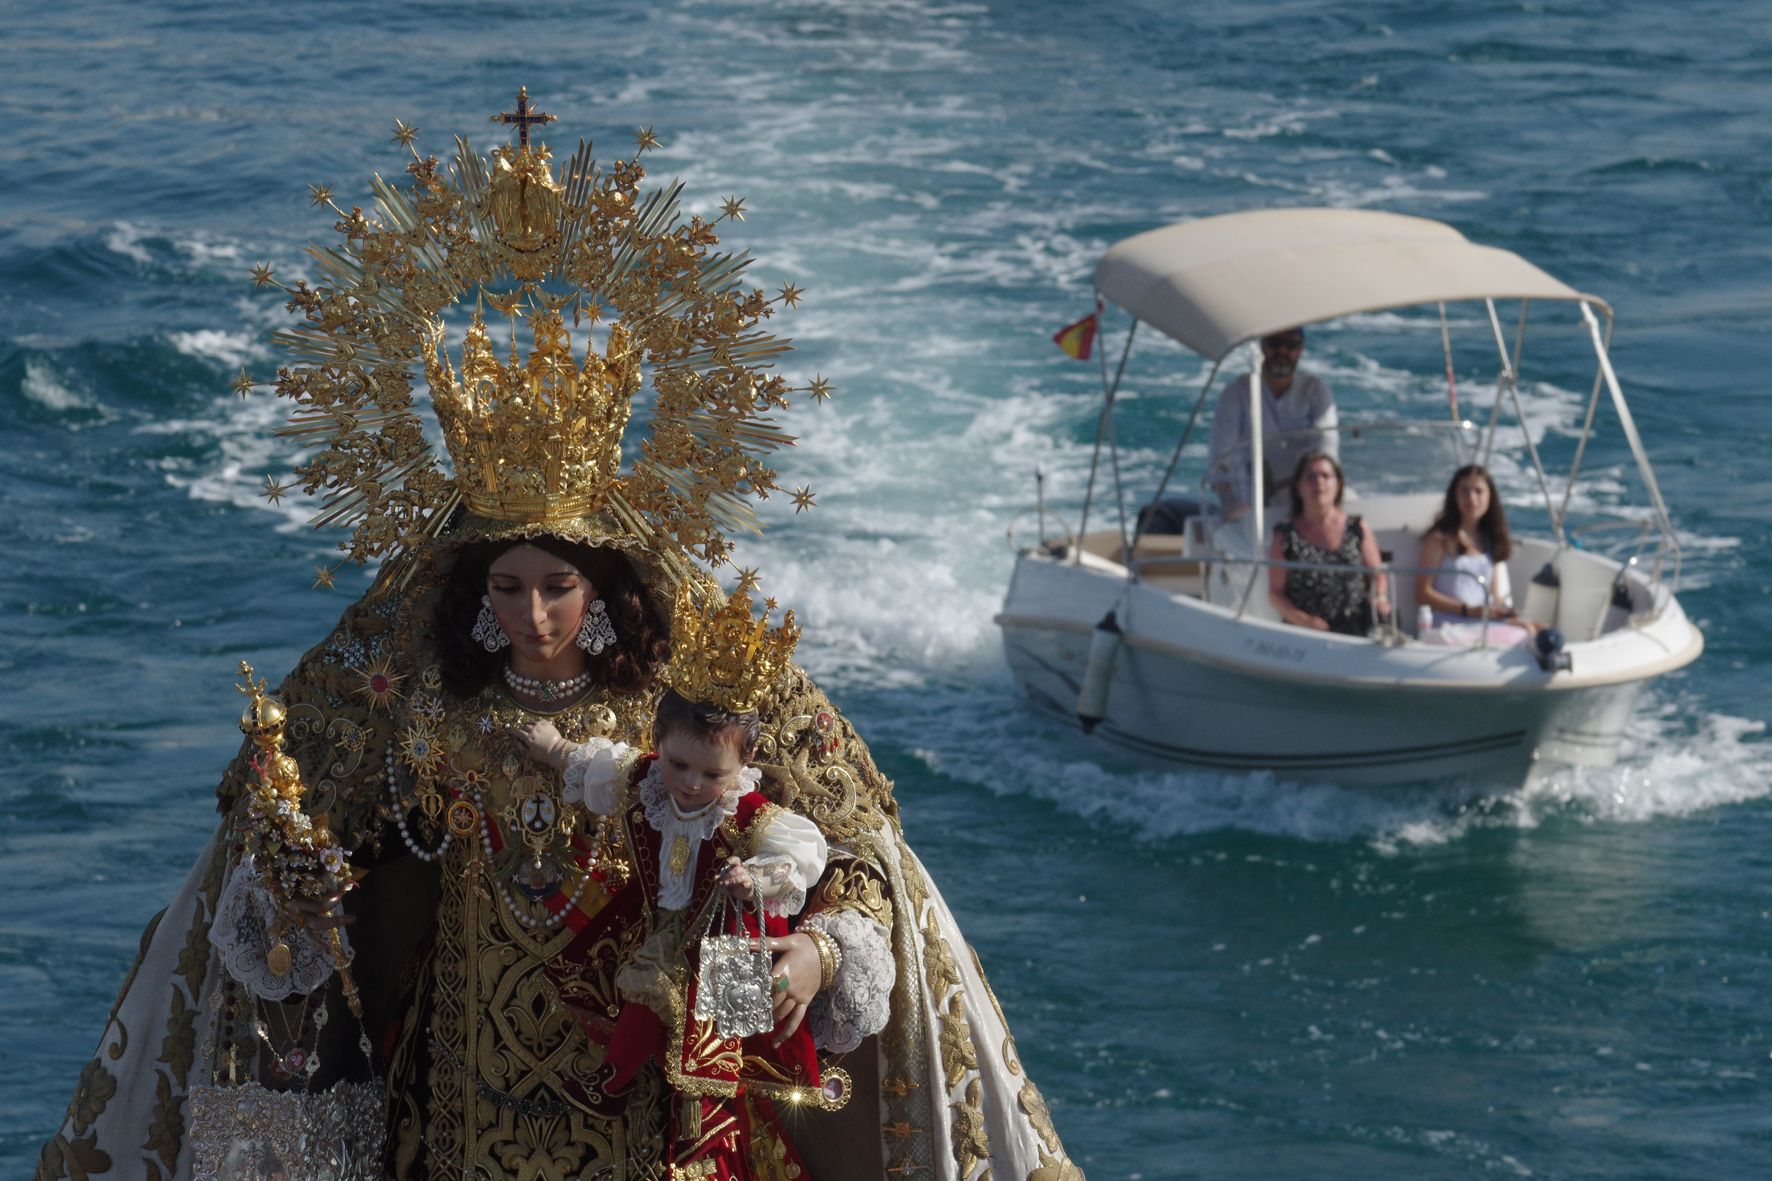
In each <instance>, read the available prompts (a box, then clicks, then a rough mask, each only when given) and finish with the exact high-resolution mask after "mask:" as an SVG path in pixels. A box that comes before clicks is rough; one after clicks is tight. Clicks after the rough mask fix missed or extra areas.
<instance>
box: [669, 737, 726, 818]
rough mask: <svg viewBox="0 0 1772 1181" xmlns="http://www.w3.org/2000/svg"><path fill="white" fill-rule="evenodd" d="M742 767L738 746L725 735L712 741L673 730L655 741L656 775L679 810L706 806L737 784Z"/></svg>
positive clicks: (690, 809) (688, 810)
mask: <svg viewBox="0 0 1772 1181" xmlns="http://www.w3.org/2000/svg"><path fill="white" fill-rule="evenodd" d="M743 767H744V759H743V758H741V757H740V756H739V750H738V744H737V743H736V742H734V741H732V740H731V738H730V737H728V736H727V735H718V736H716V737H715V738H714V739H713V740H711V741H710V740H708V739H703V738H698V737H696V736H695V735H694V734H691V733H689V732H687V731H684V730H673V731H671V732H670V733H669V734H666V735H664V736H663V737H662V738H660V739H659V740H658V774H659V778H660V779H662V780H663V781H664V785H665V790H666V791H668V792H670V793H671V799H673V800H675V801H676V803H677V807H678V809H679V810H681V811H684V812H694V811H697V810H699V809H701V808H705V807H707V806H708V805H709V804H711V803H713V802H714V801H715V800H717V799H719V798H720V796H721V794H722V793H724V792H725V791H726V790H727V789H729V788H730V787H732V786H733V784H735V783H737V782H738V773H739V771H740V770H741V769H742V768H743Z"/></svg>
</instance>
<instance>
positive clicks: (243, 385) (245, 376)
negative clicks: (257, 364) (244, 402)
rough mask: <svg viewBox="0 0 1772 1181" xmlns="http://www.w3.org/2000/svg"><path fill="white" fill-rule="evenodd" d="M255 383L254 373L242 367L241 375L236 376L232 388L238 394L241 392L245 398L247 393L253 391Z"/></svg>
mask: <svg viewBox="0 0 1772 1181" xmlns="http://www.w3.org/2000/svg"><path fill="white" fill-rule="evenodd" d="M253 384H254V383H253V380H252V374H250V373H248V372H246V370H244V369H242V370H240V375H239V376H238V377H236V378H234V380H233V383H232V385H231V387H230V388H232V389H233V391H234V392H235V393H236V394H239V395H240V396H241V397H242V398H244V397H245V396H246V395H247V394H250V393H251V392H252V387H253Z"/></svg>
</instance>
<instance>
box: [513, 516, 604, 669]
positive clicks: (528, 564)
mask: <svg viewBox="0 0 1772 1181" xmlns="http://www.w3.org/2000/svg"><path fill="white" fill-rule="evenodd" d="M486 595H487V597H488V598H490V599H491V600H492V613H493V614H494V615H496V616H497V617H498V625H499V626H500V627H502V628H504V632H505V635H507V636H509V637H510V638H511V656H512V659H513V661H515V662H517V663H518V664H521V665H525V666H529V667H531V668H545V667H549V666H554V665H558V664H563V663H577V662H574V661H571V660H570V658H571V657H572V656H573V655H574V654H575V653H576V652H578V649H576V648H574V647H573V640H574V639H575V638H576V637H577V635H578V625H579V624H580V623H581V622H583V620H584V617H585V607H586V605H587V604H589V603H590V601H591V599H593V598H595V597H596V588H595V587H593V586H592V585H591V582H590V580H589V579H588V578H586V577H585V576H584V575H583V574H581V573H579V571H578V570H577V568H576V567H574V566H573V565H572V564H571V563H570V562H568V561H567V560H566V559H564V558H557V557H555V556H554V555H553V554H550V553H548V552H547V551H546V550H544V549H538V548H537V547H535V546H533V545H519V546H516V547H514V548H512V549H508V550H506V551H505V552H504V553H502V554H500V555H499V556H498V557H496V558H494V559H493V561H492V565H491V566H490V567H489V568H488V569H487V571H486ZM519 671H521V670H519Z"/></svg>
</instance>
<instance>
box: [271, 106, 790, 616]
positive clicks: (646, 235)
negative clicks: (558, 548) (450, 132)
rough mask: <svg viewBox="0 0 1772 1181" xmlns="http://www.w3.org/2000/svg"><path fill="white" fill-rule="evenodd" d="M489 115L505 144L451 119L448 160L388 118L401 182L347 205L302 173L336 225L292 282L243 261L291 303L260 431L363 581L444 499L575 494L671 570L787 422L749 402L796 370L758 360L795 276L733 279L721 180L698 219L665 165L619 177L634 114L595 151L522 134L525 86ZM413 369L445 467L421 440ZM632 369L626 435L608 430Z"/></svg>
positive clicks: (505, 513)
mask: <svg viewBox="0 0 1772 1181" xmlns="http://www.w3.org/2000/svg"><path fill="white" fill-rule="evenodd" d="M493 120H494V121H495V122H498V123H500V124H501V125H503V126H505V127H509V128H512V129H514V131H515V141H516V142H515V143H511V144H504V145H500V146H497V147H494V148H493V149H492V150H491V152H490V153H488V154H486V155H482V154H480V153H478V152H477V151H475V150H474V149H473V148H472V147H471V146H470V145H469V143H468V141H467V140H466V139H465V138H457V139H456V141H455V147H454V151H453V154H452V156H451V159H450V161H449V163H447V164H443V163H441V162H440V161H439V160H438V158H437V157H435V156H426V155H422V154H421V153H420V152H419V150H418V148H417V146H416V141H417V138H418V129H417V128H415V127H413V126H410V125H408V124H406V123H403V122H402V123H396V124H395V131H394V143H395V144H396V145H397V146H399V147H401V148H404V149H405V150H406V151H407V152H408V153H409V154H410V156H411V160H410V162H409V163H408V164H407V166H406V172H407V174H408V179H407V181H406V182H405V183H395V182H390V181H388V180H384V179H383V178H382V177H380V176H375V177H374V178H372V180H371V181H370V186H369V187H370V191H371V194H372V201H371V203H370V207H369V209H368V210H365V208H363V207H362V206H356V205H353V206H351V207H350V208H349V209H346V208H344V207H342V206H340V205H339V204H338V203H337V200H336V199H335V189H334V187H333V186H331V185H315V186H312V188H311V190H310V193H311V196H312V197H313V200H314V202H315V203H316V204H317V205H324V206H325V207H326V208H328V209H330V210H331V211H332V212H333V213H334V214H335V215H336V218H337V220H336V222H335V227H334V228H335V229H336V230H337V231H338V233H339V235H340V240H339V241H337V242H335V243H334V244H332V245H329V246H313V247H310V248H309V251H308V253H309V255H310V256H311V257H312V259H313V262H314V265H315V269H316V280H315V282H313V283H310V282H309V281H307V280H305V279H304V280H300V281H297V282H294V283H293V284H284V283H282V282H280V281H278V280H277V279H276V277H275V275H274V273H273V272H272V270H271V268H270V267H269V266H265V265H260V266H257V267H254V268H253V272H252V277H253V281H254V282H255V283H257V284H259V285H260V286H265V285H270V286H275V287H277V288H279V289H280V290H282V291H283V292H284V293H285V294H286V295H287V296H288V304H287V306H288V307H289V309H290V310H291V311H292V312H295V313H298V314H299V315H300V316H301V317H302V318H303V320H304V322H303V323H302V324H300V325H298V326H295V327H292V328H288V329H285V330H283V331H280V332H278V333H277V334H276V338H275V339H276V341H277V343H278V344H279V345H281V346H282V347H283V348H284V349H285V350H286V351H287V352H288V353H289V355H290V358H291V361H290V363H289V364H288V365H286V366H285V367H284V368H283V369H281V370H279V372H278V376H277V382H276V388H277V393H278V394H279V395H281V396H282V397H285V398H288V399H290V401H291V402H293V403H294V404H295V409H294V411H293V412H292V415H291V420H290V423H289V425H288V426H287V427H286V428H284V430H283V431H282V433H283V434H285V435H287V436H290V437H292V438H294V439H296V440H298V441H299V442H300V443H301V445H303V446H304V447H307V448H311V449H312V451H311V452H310V454H309V457H308V459H307V460H306V462H305V463H303V464H302V465H301V466H300V467H298V468H297V469H296V473H295V475H296V479H297V480H298V481H299V482H300V485H301V487H302V489H303V491H305V492H307V493H309V494H310V495H312V494H322V495H323V496H324V500H323V503H322V507H321V511H320V513H319V514H318V516H317V517H316V520H315V524H316V525H317V526H325V525H342V526H347V527H349V528H350V529H351V530H352V534H351V537H350V538H349V540H348V541H345V542H341V543H340V546H339V548H340V549H341V550H343V551H344V552H345V553H347V554H348V555H349V556H350V557H351V558H352V559H353V560H355V561H358V562H363V561H367V560H369V559H372V558H377V557H385V558H389V559H390V560H389V561H388V562H387V564H386V565H385V566H384V576H383V578H382V580H381V581H380V582H379V583H378V587H384V588H385V587H386V586H388V585H390V584H391V583H392V582H394V581H398V580H399V578H401V577H403V575H404V572H405V571H406V570H407V569H408V568H409V567H408V565H407V564H406V563H404V562H402V561H400V560H398V559H399V558H400V557H401V555H403V554H407V553H409V552H410V551H411V549H412V548H413V547H414V546H416V545H418V544H420V543H422V542H424V541H426V540H427V539H429V538H431V537H435V536H437V535H438V534H440V533H441V532H442V530H443V529H444V527H445V525H446V524H447V523H448V521H449V520H450V518H451V516H452V514H454V513H455V511H456V510H457V509H458V508H459V507H462V506H464V505H465V507H466V508H467V509H468V511H469V512H470V513H472V514H473V515H474V516H476V517H478V518H480V519H481V520H482V521H489V522H495V523H496V522H502V523H506V524H507V525H508V526H510V527H512V528H514V529H516V530H522V529H529V530H532V531H539V530H543V529H547V530H553V531H562V532H566V533H568V534H571V533H572V531H573V530H572V529H571V528H568V527H567V524H568V523H570V522H578V523H579V524H578V526H577V529H578V532H579V533H580V534H585V533H586V531H587V530H588V529H589V528H590V526H589V525H587V524H585V522H586V521H587V519H588V518H589V516H590V515H591V514H595V515H596V517H597V520H598V522H599V525H598V527H599V528H601V529H602V530H603V535H606V536H621V537H625V538H628V539H630V540H631V541H632V542H634V543H638V544H641V545H643V546H646V547H647V548H648V550H649V551H650V552H651V553H653V554H655V555H656V557H657V558H658V560H659V561H660V562H661V563H662V564H663V565H664V567H665V568H666V569H667V570H668V571H669V572H670V573H672V574H674V575H675V576H676V577H678V578H679V579H680V578H682V577H684V576H686V575H687V573H688V571H689V570H690V568H691V561H690V559H700V560H702V561H705V562H707V563H709V564H711V565H715V566H718V565H720V564H721V563H723V562H724V561H726V560H727V558H728V556H729V552H730V546H731V542H730V540H729V535H730V534H732V533H734V532H736V531H740V530H742V531H748V532H757V531H759V530H760V518H759V517H758V515H757V512H756V509H755V506H754V504H753V499H757V500H760V499H764V498H766V497H767V496H768V495H769V493H770V492H772V491H776V490H778V485H777V484H776V482H775V481H776V472H775V470H774V469H773V468H772V467H771V466H770V459H771V456H772V455H773V453H774V452H775V451H776V450H777V449H779V448H781V447H784V446H787V445H790V444H791V443H792V442H793V440H792V438H791V437H790V436H788V435H786V434H784V433H783V432H782V431H781V430H780V429H779V428H778V427H777V426H776V424H775V423H774V422H773V421H772V419H771V417H770V415H771V413H772V412H773V411H777V410H781V409H785V408H786V407H787V406H788V404H789V397H788V396H789V395H790V394H791V393H799V392H810V390H811V388H812V387H800V386H791V385H790V384H789V383H788V380H787V379H786V378H785V377H783V376H781V375H780V374H779V373H776V372H774V371H773V370H774V367H775V364H776V362H777V361H778V360H779V359H780V358H781V357H782V356H783V355H785V354H786V353H787V352H788V351H789V350H790V349H791V347H792V346H791V344H790V342H789V341H787V340H785V339H782V338H780V337H776V336H774V335H771V334H770V333H769V332H767V331H766V330H765V322H766V321H768V320H769V319H770V318H771V317H773V316H774V315H775V313H776V312H777V310H779V308H781V307H782V306H792V305H793V304H794V303H796V302H798V300H799V298H800V295H801V292H800V290H799V289H798V288H797V287H794V286H793V285H791V284H790V285H788V286H787V287H785V288H784V289H783V290H782V292H781V294H779V295H777V296H776V297H774V298H771V297H769V296H768V295H767V294H766V293H765V292H764V291H763V290H761V289H760V288H756V287H750V286H747V285H746V284H745V283H744V276H745V272H746V270H747V268H748V267H749V265H750V261H751V260H750V257H749V255H748V254H746V253H744V252H734V251H727V250H722V249H720V248H719V241H720V240H719V235H718V234H717V233H716V232H715V229H716V225H717V224H718V223H719V222H721V221H734V222H736V221H737V220H740V219H741V217H742V212H741V211H742V208H743V204H742V201H741V200H740V199H739V198H734V197H728V198H726V199H725V200H724V202H723V204H722V206H721V209H722V214H721V216H719V217H716V218H715V220H714V221H709V220H707V219H705V218H703V217H701V216H699V215H692V216H687V217H685V216H684V214H683V213H682V211H681V210H680V208H679V197H680V195H681V192H682V185H681V183H673V184H671V185H668V186H665V187H663V188H654V189H651V190H649V191H643V190H642V188H641V182H642V181H643V180H644V178H645V175H646V170H645V168H644V167H643V166H642V165H641V163H640V158H641V155H642V154H643V153H644V152H645V151H646V150H647V149H650V148H655V147H657V146H658V139H657V137H656V136H655V135H654V134H653V133H652V131H651V129H650V128H646V129H642V130H641V131H640V133H639V134H638V135H636V136H635V141H634V142H635V144H636V147H635V150H634V151H633V154H632V155H631V156H630V157H628V158H625V159H620V158H618V159H616V160H614V161H613V162H611V163H609V164H607V165H602V164H599V162H598V161H597V160H596V159H595V157H594V156H593V155H592V152H591V145H590V143H589V141H587V140H580V141H579V143H578V147H577V149H576V150H575V151H574V152H573V153H572V155H571V157H570V159H568V160H567V161H566V162H565V164H564V167H562V168H560V169H558V170H557V169H556V167H555V163H554V160H553V155H552V153H551V151H550V150H549V148H548V146H547V145H546V144H545V143H542V142H540V141H539V140H536V139H533V138H532V133H533V132H535V131H537V130H538V129H541V128H545V127H546V126H547V125H548V124H549V123H550V122H552V121H553V120H554V116H552V115H550V114H547V113H546V112H542V111H538V110H535V109H534V108H533V106H532V103H531V100H530V98H529V94H528V92H527V90H524V91H520V92H519V93H518V96H517V109H516V111H515V112H514V113H513V112H505V113H503V114H500V115H494V116H493ZM501 321H502V323H501ZM464 334H465V335H464ZM575 335H577V336H578V339H576V340H575V339H574V337H575ZM451 341H461V342H462V344H461V346H460V349H459V353H458V354H457V357H458V358H459V359H456V358H452V357H451V355H450V343H451ZM524 343H526V344H527V348H526V350H525V349H524V348H523V345H524ZM421 372H422V373H423V375H424V377H425V383H426V386H427V387H428V392H429V395H430V398H431V402H432V406H433V408H434V410H435V413H436V417H437V420H438V425H439V426H440V427H441V428H442V432H441V433H442V438H443V441H444V444H445V446H446V448H447V450H448V452H449V459H450V461H451V464H450V467H448V468H446V467H445V466H444V464H443V463H442V462H441V461H440V458H439V457H438V456H437V455H435V454H434V453H433V451H432V448H431V447H430V445H429V443H428V442H427V438H426V430H425V427H424V424H423V421H422V419H421V416H420V413H419V409H418V406H417V399H416V398H415V388H414V387H415V378H416V376H417V375H418V374H419V373H421ZM824 386H825V383H823V382H822V380H821V382H820V384H819V394H820V396H821V397H822V395H823V391H824ZM647 388H649V389H650V393H651V395H652V404H651V408H650V409H651V413H650V414H649V415H648V416H647V419H648V427H647V433H646V435H645V437H644V438H643V439H639V440H634V439H629V438H626V435H627V430H628V426H629V413H630V409H631V406H632V400H633V398H634V396H635V395H636V394H637V393H640V392H641V391H642V390H643V389H647ZM624 441H625V443H626V444H627V445H626V447H625V448H624ZM624 461H625V470H624ZM802 507H804V506H802ZM585 539H587V540H588V539H590V538H589V536H588V535H587V536H586V537H585Z"/></svg>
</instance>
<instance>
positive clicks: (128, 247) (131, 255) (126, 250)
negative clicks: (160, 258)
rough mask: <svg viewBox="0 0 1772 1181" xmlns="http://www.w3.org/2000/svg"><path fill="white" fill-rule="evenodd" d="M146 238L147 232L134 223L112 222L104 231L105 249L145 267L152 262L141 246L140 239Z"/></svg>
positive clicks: (145, 249) (146, 249)
mask: <svg viewBox="0 0 1772 1181" xmlns="http://www.w3.org/2000/svg"><path fill="white" fill-rule="evenodd" d="M146 236H147V230H145V229H144V228H143V227H141V226H138V225H136V224H135V223H134V222H128V221H119V222H113V223H112V224H111V226H110V228H109V229H108V230H106V231H105V238H104V242H105V248H106V249H107V250H111V251H114V252H115V253H117V254H121V255H122V256H123V257H125V258H128V259H132V260H133V261H135V262H138V263H141V264H142V265H143V266H146V265H148V264H149V263H151V262H153V261H154V256H153V255H152V254H150V253H148V248H147V247H146V246H144V245H142V239H143V238H144V237H146Z"/></svg>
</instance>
